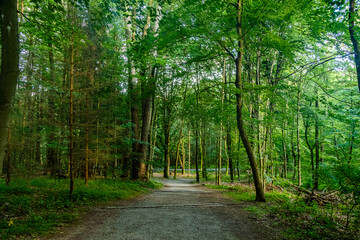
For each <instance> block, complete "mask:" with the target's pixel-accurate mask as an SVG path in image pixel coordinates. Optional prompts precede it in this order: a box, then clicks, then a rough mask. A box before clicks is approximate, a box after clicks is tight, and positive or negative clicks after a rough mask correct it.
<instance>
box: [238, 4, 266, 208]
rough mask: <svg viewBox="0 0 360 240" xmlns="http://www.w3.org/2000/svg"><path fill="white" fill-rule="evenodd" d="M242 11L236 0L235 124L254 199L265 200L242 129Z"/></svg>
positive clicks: (257, 171) (251, 151) (253, 157)
mask: <svg viewBox="0 0 360 240" xmlns="http://www.w3.org/2000/svg"><path fill="white" fill-rule="evenodd" d="M242 11H243V0H238V2H237V35H238V37H239V40H238V52H237V57H236V59H235V65H236V80H235V85H236V88H237V89H239V91H238V92H237V93H236V115H237V125H238V129H239V133H240V137H241V140H242V142H243V145H244V147H245V150H246V153H247V155H248V158H249V162H250V166H251V169H252V173H253V178H254V184H255V189H256V201H261V202H265V194H264V189H263V187H262V186H261V181H260V175H259V169H258V167H257V163H256V159H255V156H254V153H253V150H252V148H251V144H250V142H249V139H248V137H247V134H246V131H245V129H244V120H243V117H242V107H243V99H242V91H241V90H242V81H241V77H242V76H241V72H242V58H243V49H244V46H243V40H242V35H243V34H242Z"/></svg>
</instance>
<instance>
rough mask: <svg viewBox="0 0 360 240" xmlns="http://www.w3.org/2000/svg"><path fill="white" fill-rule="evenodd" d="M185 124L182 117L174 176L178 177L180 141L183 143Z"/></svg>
mask: <svg viewBox="0 0 360 240" xmlns="http://www.w3.org/2000/svg"><path fill="white" fill-rule="evenodd" d="M183 126H184V119H182V120H181V127H180V134H179V141H178V144H177V145H176V162H175V172H174V178H176V173H177V166H178V162H179V161H180V154H179V150H180V143H181V139H182V132H183Z"/></svg>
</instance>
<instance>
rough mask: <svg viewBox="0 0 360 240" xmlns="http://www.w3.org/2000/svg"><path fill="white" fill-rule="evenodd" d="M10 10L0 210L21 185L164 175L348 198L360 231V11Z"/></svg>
mask: <svg viewBox="0 0 360 240" xmlns="http://www.w3.org/2000/svg"><path fill="white" fill-rule="evenodd" d="M0 4H1V5H0V7H1V8H0V11H1V75H0V177H2V178H0V194H1V195H3V196H2V197H1V196H0V210H3V211H5V210H6V208H7V205H6V204H3V203H5V202H6V201H8V198H9V197H8V195H6V194H8V192H7V191H8V190H6V189H9V188H8V187H7V186H6V185H9V186H11V184H15V183H16V181H19V179H28V178H35V179H40V180H41V179H44V181H49V180H50V179H58V180H59V181H64V183H66V186H67V187H66V191H65V190H64V192H63V194H65V195H66V196H70V199H71V196H72V195H74V193H75V192H76V189H77V188H81V189H83V187H84V186H85V187H86V186H88V185H89V184H90V183H91V182H92V181H94V180H96V179H115V180H116V181H129V180H128V179H131V181H136V182H133V183H134V184H140V185H141V186H142V184H150V183H149V182H147V181H148V180H150V179H151V177H152V175H153V173H155V172H161V173H162V175H163V177H165V178H177V177H179V176H184V177H186V176H190V175H191V176H194V177H195V178H196V180H195V181H196V182H207V181H212V182H214V185H223V184H225V185H226V184H228V183H229V182H230V183H236V182H245V183H249V184H250V185H252V189H253V190H254V191H255V193H254V195H253V196H254V198H253V199H252V200H256V202H265V201H266V200H268V197H267V196H268V194H270V195H271V193H269V192H272V190H269V189H276V188H292V189H295V190H296V191H297V192H299V194H303V195H305V197H309V198H312V199H313V200H314V201H315V202H317V203H319V204H320V202H321V203H325V204H327V203H329V201H332V199H328V198H330V196H334V195H336V199H339V200H338V201H339V202H341V204H340V203H337V204H335V205H336V206H337V205H341V206H340V207H338V208H339V209H338V212H337V213H338V218H339V219H340V220H339V221H340V222H341V223H342V225H341V224H340V225H341V227H339V228H342V229H345V230H344V231H350V229H352V230H354V231H356V229H358V227H359V225H358V223H359V221H360V158H359V156H360V148H359V144H360V132H359V121H360V110H359V109H360V108H359V105H360V94H359V92H360V52H359V43H358V42H359V40H360V28H359V26H360V16H359V13H358V7H359V6H360V1H356V0H336V1H332V0H281V1H278V0H197V1H196V0H47V1H41V0H2V1H0ZM45 179H46V180H45ZM40 182H41V181H40ZM39 184H40V183H39ZM83 185H84V186H83ZM5 193H6V194H5ZM5 195H6V196H5ZM331 204H332V205H334V203H330V205H331ZM331 211H333V210H331ZM334 211H335V210H334ZM331 215H333V213H331ZM335 215H336V214H335ZM0 217H3V218H4V219H5V220H4V221H3V225H4V226H5V225H7V224H8V223H9V221H10V220H9V219H10V217H11V216H10V215H9V216H7V215H6V214H4V215H2V214H1V213H0ZM1 221H2V220H1V219H0V227H1V226H2V225H1ZM11 221H12V220H11ZM9 226H10V223H9ZM355 238H356V237H354V239H355ZM348 239H352V238H348Z"/></svg>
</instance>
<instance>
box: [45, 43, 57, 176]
mask: <svg viewBox="0 0 360 240" xmlns="http://www.w3.org/2000/svg"><path fill="white" fill-rule="evenodd" d="M51 40H52V39H51V38H50V41H51ZM48 47H49V66H50V81H51V84H55V61H54V52H53V45H52V43H49V44H48ZM49 91H50V94H49V96H48V105H49V110H48V118H49V119H53V117H54V114H53V112H54V110H55V109H54V107H55V104H54V92H53V90H52V89H51V88H50V89H49ZM50 124H51V127H50V131H49V134H48V146H47V150H46V162H47V168H48V169H49V170H50V175H51V176H52V177H55V176H56V173H57V171H58V169H57V168H58V164H57V163H58V160H57V158H56V152H55V148H54V147H53V146H52V145H53V144H54V142H55V127H54V125H53V124H52V123H50Z"/></svg>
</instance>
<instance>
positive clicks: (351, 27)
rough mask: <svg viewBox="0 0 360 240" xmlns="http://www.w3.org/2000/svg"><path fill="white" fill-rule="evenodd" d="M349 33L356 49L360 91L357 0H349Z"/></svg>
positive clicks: (355, 59)
mask: <svg viewBox="0 0 360 240" xmlns="http://www.w3.org/2000/svg"><path fill="white" fill-rule="evenodd" d="M349 5H350V6H349V33H350V38H351V42H352V45H353V50H354V62H355V66H356V75H357V81H358V88H359V91H360V51H359V42H358V40H357V39H356V34H355V20H356V11H355V7H356V0H350V1H349Z"/></svg>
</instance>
